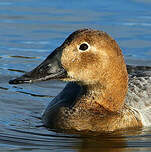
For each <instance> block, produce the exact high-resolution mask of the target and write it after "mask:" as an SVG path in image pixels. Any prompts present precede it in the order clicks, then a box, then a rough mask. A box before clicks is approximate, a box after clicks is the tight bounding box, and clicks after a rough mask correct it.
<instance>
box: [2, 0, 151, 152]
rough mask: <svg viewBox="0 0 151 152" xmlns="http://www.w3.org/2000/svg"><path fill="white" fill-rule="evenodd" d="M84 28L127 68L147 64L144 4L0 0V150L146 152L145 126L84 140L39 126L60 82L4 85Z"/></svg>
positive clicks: (148, 20) (150, 48)
mask: <svg viewBox="0 0 151 152" xmlns="http://www.w3.org/2000/svg"><path fill="white" fill-rule="evenodd" d="M84 27H89V28H95V29H98V30H103V31H106V32H107V33H109V34H110V35H111V36H112V37H114V38H115V39H116V41H117V42H118V44H119V45H120V47H121V49H122V50H123V53H124V56H125V60H126V62H127V63H128V64H133V65H150V66H151V1H150V0H127V1H126V0H125V1H124V0H116V1H106V0H101V1H100V0H93V1H91V0H87V1H86V0H85V1H80V0H76V1H73V0H66V1H62V0H55V1H50V0H43V1H41V0H0V151H6V152H8V151H15V152H16V151H19V152H20V151H34V152H39V151H71V152H77V151H87V152H89V151H95V152H97V151H105V152H110V151H111V152H114V151H115V152H118V151H120V152H121V151H122V152H123V151H124V152H125V151H151V128H145V129H140V130H136V131H125V132H120V133H119V134H118V135H114V134H111V135H108V136H103V135H102V136H99V137H92V136H85V137H84V136H80V135H68V134H64V133H57V132H55V130H48V129H46V128H44V127H41V125H42V122H41V120H40V119H39V118H38V117H40V116H41V114H42V112H43V111H44V109H45V108H46V106H47V104H48V103H49V102H50V101H51V100H52V99H53V97H55V96H56V95H57V94H58V93H59V92H60V91H61V90H62V89H63V87H64V86H65V83H63V82H59V81H49V82H43V83H35V84H22V85H17V86H16V85H9V84H8V80H10V79H12V78H15V77H17V76H20V75H21V74H23V73H24V72H26V71H30V70H31V69H33V68H34V67H35V66H37V65H38V64H39V63H41V62H42V61H43V60H44V59H45V57H46V56H47V55H49V54H50V53H51V52H52V51H53V50H54V49H55V48H56V47H58V46H59V45H60V44H61V43H62V42H63V41H64V39H65V38H66V37H67V36H68V35H69V34H70V33H72V32H73V31H74V30H77V29H79V28H84Z"/></svg>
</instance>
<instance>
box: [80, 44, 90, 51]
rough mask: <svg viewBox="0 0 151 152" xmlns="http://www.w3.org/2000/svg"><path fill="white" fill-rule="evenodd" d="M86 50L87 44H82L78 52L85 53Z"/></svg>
mask: <svg viewBox="0 0 151 152" xmlns="http://www.w3.org/2000/svg"><path fill="white" fill-rule="evenodd" d="M88 48H89V45H88V44H87V43H82V44H81V45H80V46H79V50H80V51H86V50H87V49H88Z"/></svg>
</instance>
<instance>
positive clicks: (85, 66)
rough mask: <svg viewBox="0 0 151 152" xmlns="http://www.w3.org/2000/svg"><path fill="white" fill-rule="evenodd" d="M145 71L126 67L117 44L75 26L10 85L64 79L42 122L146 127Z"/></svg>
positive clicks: (150, 111)
mask: <svg viewBox="0 0 151 152" xmlns="http://www.w3.org/2000/svg"><path fill="white" fill-rule="evenodd" d="M150 70H151V68H150V67H143V66H140V67H137V66H136V67H135V66H129V65H127V66H126V64H125V61H124V57H123V54H122V51H121V49H120V47H119V46H118V44H117V43H116V41H115V40H114V39H113V38H112V37H111V36H109V35H108V34H107V33H105V32H103V31H98V30H93V29H80V30H77V31H75V32H73V33H72V34H71V35H70V36H69V37H68V38H67V39H66V40H65V41H64V43H63V44H62V45H61V46H60V47H58V48H56V49H55V50H54V51H53V52H52V53H51V54H50V55H49V56H48V57H47V58H46V59H45V60H44V61H43V62H42V63H41V64H40V65H39V66H38V67H36V68H35V69H34V70H32V71H31V72H28V73H26V74H24V75H23V76H21V77H19V78H17V79H14V80H10V81H9V83H10V84H20V83H32V82H36V81H43V80H50V79H59V80H63V81H69V83H68V84H67V85H66V87H65V88H64V89H63V91H62V92H61V93H60V94H59V95H57V96H56V97H55V98H54V99H53V100H52V101H51V102H50V103H49V105H48V107H47V108H46V110H45V112H44V113H43V116H42V120H43V123H44V125H45V126H46V127H49V128H57V129H68V130H77V131H92V132H110V131H115V130H121V129H129V128H137V127H143V126H149V125H151V117H150V115H151V98H150V96H151V88H150V86H151V85H149V83H151V77H150V72H149V71H150ZM127 71H128V72H127ZM128 73H129V74H128Z"/></svg>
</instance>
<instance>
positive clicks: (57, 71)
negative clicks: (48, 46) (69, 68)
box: [9, 48, 67, 84]
mask: <svg viewBox="0 0 151 152" xmlns="http://www.w3.org/2000/svg"><path fill="white" fill-rule="evenodd" d="M61 56H62V49H60V48H57V49H56V50H55V51H53V52H52V53H51V54H50V55H49V56H48V57H47V58H46V59H45V60H44V61H43V62H42V63H41V64H40V65H39V66H37V67H36V68H35V69H33V70H32V71H31V72H28V73H26V74H24V75H22V76H21V77H18V78H16V79H14V80H10V81H9V83H10V84H21V83H32V82H36V81H45V80H50V79H63V78H66V77H67V72H66V70H65V69H64V68H63V67H62V65H61Z"/></svg>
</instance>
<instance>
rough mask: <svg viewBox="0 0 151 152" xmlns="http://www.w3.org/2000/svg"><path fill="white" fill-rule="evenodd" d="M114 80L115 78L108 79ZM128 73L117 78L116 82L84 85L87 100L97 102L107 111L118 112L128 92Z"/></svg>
mask: <svg viewBox="0 0 151 152" xmlns="http://www.w3.org/2000/svg"><path fill="white" fill-rule="evenodd" d="M123 79H124V80H123ZM108 80H110V81H111V80H112V81H113V79H108ZM127 81H128V78H127V75H126V76H123V77H122V78H121V77H120V78H119V79H116V81H114V83H113V82H112V83H111V82H109V81H105V82H104V83H97V84H93V85H83V86H82V88H83V89H82V90H84V92H85V96H86V99H87V101H86V102H90V103H91V104H92V103H95V104H98V105H100V106H101V107H103V108H104V109H106V110H107V111H112V112H118V111H120V110H121V109H122V107H123V105H124V101H125V97H126V93H127V87H128V85H127Z"/></svg>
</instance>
